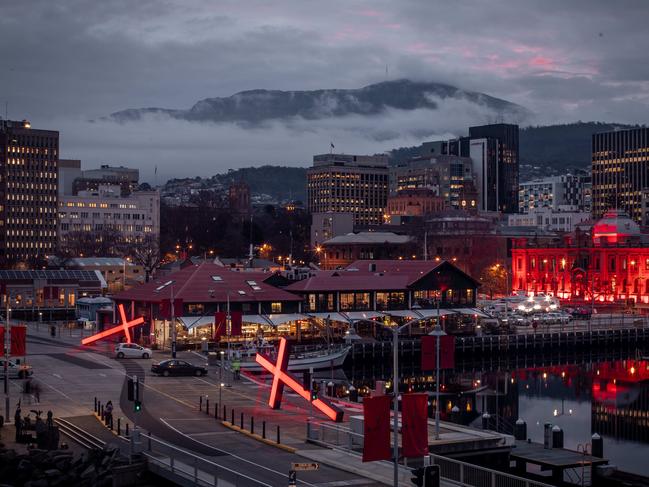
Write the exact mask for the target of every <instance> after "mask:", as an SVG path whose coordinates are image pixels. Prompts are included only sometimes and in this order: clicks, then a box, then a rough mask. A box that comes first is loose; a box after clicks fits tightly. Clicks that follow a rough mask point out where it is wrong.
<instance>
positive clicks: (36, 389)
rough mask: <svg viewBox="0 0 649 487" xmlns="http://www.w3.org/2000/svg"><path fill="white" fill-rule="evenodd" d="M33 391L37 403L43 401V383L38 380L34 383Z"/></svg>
mask: <svg viewBox="0 0 649 487" xmlns="http://www.w3.org/2000/svg"><path fill="white" fill-rule="evenodd" d="M32 392H33V395H34V399H36V404H39V403H40V402H41V385H40V384H39V383H38V382H36V381H34V383H33V384H32Z"/></svg>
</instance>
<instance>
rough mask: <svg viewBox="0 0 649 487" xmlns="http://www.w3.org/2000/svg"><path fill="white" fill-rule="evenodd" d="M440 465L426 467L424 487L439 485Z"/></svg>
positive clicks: (437, 486) (436, 486)
mask: <svg viewBox="0 0 649 487" xmlns="http://www.w3.org/2000/svg"><path fill="white" fill-rule="evenodd" d="M439 485H440V476H439V465H428V466H427V467H424V487H439Z"/></svg>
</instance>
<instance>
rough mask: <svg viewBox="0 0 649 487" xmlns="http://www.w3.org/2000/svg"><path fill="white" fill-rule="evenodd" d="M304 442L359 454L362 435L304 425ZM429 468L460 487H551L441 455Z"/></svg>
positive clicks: (309, 423)
mask: <svg viewBox="0 0 649 487" xmlns="http://www.w3.org/2000/svg"><path fill="white" fill-rule="evenodd" d="M307 441H311V442H313V443H316V444H320V445H323V446H328V447H330V448H336V449H339V450H345V451H347V452H350V453H352V454H360V453H361V452H362V450H363V435H362V434H360V433H356V432H354V431H352V430H350V429H349V428H347V427H345V426H342V425H335V424H328V423H323V422H315V421H310V420H309V421H307ZM429 457H430V461H431V465H439V467H440V475H441V477H442V480H444V481H446V482H451V483H453V484H455V485H459V486H462V487H465V486H466V487H552V486H551V485H549V484H545V483H543V482H537V481H534V480H529V479H525V478H522V477H516V476H515V475H510V474H507V473H504V472H499V471H497V470H492V469H489V468H485V467H480V466H478V465H473V464H470V463H465V462H461V461H459V460H454V459H452V458H448V457H443V456H441V455H434V454H431V455H429Z"/></svg>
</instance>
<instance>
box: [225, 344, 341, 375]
mask: <svg viewBox="0 0 649 487" xmlns="http://www.w3.org/2000/svg"><path fill="white" fill-rule="evenodd" d="M350 350H351V346H350V345H344V344H335V345H328V346H327V345H325V346H313V345H305V346H303V345H296V346H294V347H293V348H292V349H291V353H290V356H289V361H288V370H289V371H291V372H299V371H306V370H311V369H313V370H314V371H315V370H324V369H331V368H338V367H342V365H343V363H344V362H345V358H346V357H347V354H348V353H349V351H350ZM258 353H261V354H264V355H266V356H268V357H270V358H271V359H276V357H277V349H276V348H275V346H274V345H273V344H271V343H268V342H266V341H255V342H253V343H249V344H246V346H244V347H242V348H240V349H236V350H233V351H232V352H231V355H232V357H233V358H239V359H240V361H241V362H240V363H241V370H245V371H248V372H261V371H262V370H264V369H263V368H262V366H261V365H259V364H258V363H257V362H256V361H255V357H256V355H257V354H258Z"/></svg>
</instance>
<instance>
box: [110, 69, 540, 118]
mask: <svg viewBox="0 0 649 487" xmlns="http://www.w3.org/2000/svg"><path fill="white" fill-rule="evenodd" d="M448 99H453V100H458V101H460V100H462V101H466V102H469V103H470V104H472V105H475V106H476V107H480V108H484V109H486V111H487V112H491V114H492V116H493V117H494V118H499V119H507V121H512V122H522V121H523V120H525V119H526V118H527V117H528V116H529V115H530V112H529V111H528V110H527V109H526V108H524V107H522V106H520V105H516V104H515V103H511V102H508V101H506V100H503V99H500V98H495V97H492V96H489V95H486V94H484V93H479V92H475V91H467V90H462V89H460V88H456V87H455V86H451V85H446V84H442V83H433V82H415V81H410V80H407V79H401V80H395V81H385V82H382V83H376V84H372V85H369V86H365V87H363V88H359V89H325V90H312V91H279V90H250V91H242V92H239V93H236V94H234V95H232V96H228V97H222V98H220V97H219V98H205V99H203V100H200V101H198V102H197V103H196V104H195V105H194V106H193V107H191V108H190V109H188V110H173V109H166V108H131V109H127V110H122V111H119V112H115V113H113V114H111V115H109V116H108V117H106V118H107V119H108V120H112V121H116V122H120V123H121V122H128V121H136V120H140V119H142V118H143V117H145V116H146V115H166V116H169V117H172V118H177V119H181V120H189V121H196V122H235V123H239V124H244V125H256V124H259V123H261V122H264V121H270V120H285V119H289V118H292V117H301V118H304V119H307V120H315V119H321V118H331V117H343V116H346V115H366V116H371V115H378V114H381V113H383V112H385V111H386V110H387V109H398V110H416V109H429V110H435V109H437V108H438V106H439V102H440V101H441V100H448Z"/></svg>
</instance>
